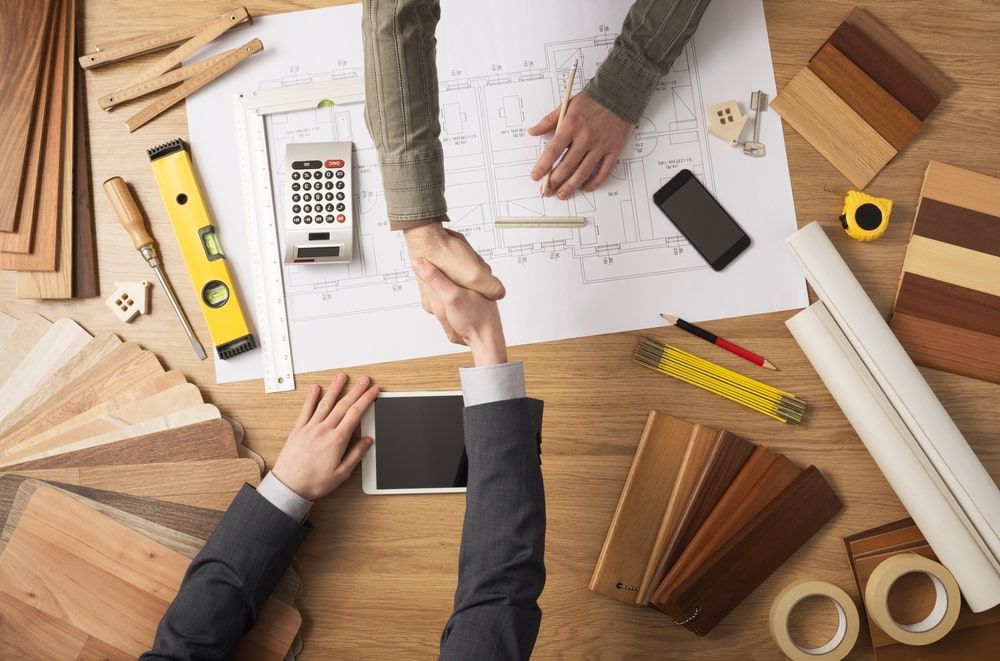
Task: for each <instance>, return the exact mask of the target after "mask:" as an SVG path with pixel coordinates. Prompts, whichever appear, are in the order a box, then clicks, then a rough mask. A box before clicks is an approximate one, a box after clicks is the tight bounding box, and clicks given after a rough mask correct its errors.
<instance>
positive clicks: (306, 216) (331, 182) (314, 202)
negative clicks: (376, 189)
mask: <svg viewBox="0 0 1000 661" xmlns="http://www.w3.org/2000/svg"><path fill="white" fill-rule="evenodd" d="M291 166H292V173H291V182H290V183H289V188H290V190H291V191H293V192H292V194H291V195H290V199H291V202H292V205H291V207H290V208H291V214H289V216H290V218H291V221H292V224H293V225H299V224H302V223H305V224H307V225H310V224H312V223H314V222H315V223H330V224H333V223H343V222H346V220H347V216H346V215H345V214H346V212H347V211H348V209H347V204H346V198H347V196H346V195H345V193H344V189H345V187H346V184H345V182H344V178H345V177H346V176H347V171H346V168H347V167H348V165H347V164H346V163H345V162H344V161H343V160H341V159H326V160H323V161H321V160H308V161H293V162H292V163H291ZM334 190H336V191H337V192H336V193H334V192H333V191H334ZM314 191H315V192H314ZM322 191H326V192H325V193H324V192H322ZM324 201H325V202H326V203H325V204H324Z"/></svg>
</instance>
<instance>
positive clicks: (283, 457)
mask: <svg viewBox="0 0 1000 661" xmlns="http://www.w3.org/2000/svg"><path fill="white" fill-rule="evenodd" d="M346 384H347V376H346V375H344V374H338V375H337V376H336V377H334V379H333V382H332V383H331V384H330V387H329V388H327V391H326V394H325V395H323V397H322V398H320V391H321V388H320V387H319V386H317V385H314V386H313V387H312V388H310V389H309V394H308V395H306V401H305V403H303V404H302V410H301V411H299V418H298V420H296V422H295V427H293V428H292V433H291V434H289V435H288V440H287V441H286V442H285V447H283V448H282V449H281V454H279V455H278V461H276V462H275V464H274V470H272V471H271V472H272V473H274V476H275V477H276V478H278V479H279V480H281V482H282V484H284V485H285V486H286V487H288V488H289V489H291V490H292V491H294V492H295V493H297V494H298V495H300V496H302V497H303V498H305V499H306V500H316V499H317V498H322V497H323V496H325V495H327V494H328V493H330V492H331V491H333V490H334V489H336V488H337V487H339V486H340V485H341V483H342V482H343V481H344V480H346V479H347V478H348V477H350V475H351V473H352V472H353V471H354V468H355V467H356V466H357V465H358V463H359V462H360V461H361V457H363V456H364V454H365V452H367V451H368V448H370V447H371V445H372V439H370V438H368V437H365V438H357V439H353V440H352V439H351V436H352V435H353V434H354V430H355V429H357V427H358V423H359V422H361V416H362V415H364V413H365V411H367V410H368V407H369V406H371V405H372V402H374V401H375V398H376V397H377V396H378V387H377V386H373V385H371V379H369V378H368V377H367V376H362V377H361V378H360V379H358V382H357V383H356V384H354V387H353V388H351V391H350V392H349V393H347V394H346V395H344V396H343V397H340V393H341V391H342V390H343V389H344V386H345V385H346ZM338 400H339V401H338Z"/></svg>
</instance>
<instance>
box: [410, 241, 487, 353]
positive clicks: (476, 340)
mask: <svg viewBox="0 0 1000 661" xmlns="http://www.w3.org/2000/svg"><path fill="white" fill-rule="evenodd" d="M405 236H406V244H407V248H408V249H409V252H410V258H411V260H412V262H413V270H414V271H415V272H416V274H417V279H418V282H419V286H420V303H421V305H422V306H423V308H424V310H426V311H427V312H429V313H431V314H433V315H434V316H435V317H437V320H438V322H440V324H441V328H442V329H443V330H444V332H445V334H446V335H447V336H448V339H449V340H451V341H452V342H454V343H456V344H465V345H467V346H468V347H469V349H471V350H472V355H473V358H474V359H475V363H476V367H482V366H484V365H497V364H500V363H505V362H507V345H506V342H505V340H504V336H503V327H502V326H501V324H500V311H499V309H498V308H497V303H496V302H497V301H498V300H500V299H501V298H503V297H504V295H505V294H506V291H505V289H504V286H503V283H502V282H500V280H499V279H498V278H497V277H496V276H495V275H493V272H492V270H491V269H490V266H489V264H487V263H486V261H485V260H484V259H483V258H482V257H480V256H479V254H478V253H476V251H475V249H474V248H473V247H472V246H471V245H469V242H468V241H467V240H466V238H465V236H463V235H462V234H460V233H459V232H455V231H452V230H448V229H445V228H444V227H443V226H442V225H441V223H430V224H427V225H422V226H420V227H414V228H412V229H408V230H406V232H405Z"/></svg>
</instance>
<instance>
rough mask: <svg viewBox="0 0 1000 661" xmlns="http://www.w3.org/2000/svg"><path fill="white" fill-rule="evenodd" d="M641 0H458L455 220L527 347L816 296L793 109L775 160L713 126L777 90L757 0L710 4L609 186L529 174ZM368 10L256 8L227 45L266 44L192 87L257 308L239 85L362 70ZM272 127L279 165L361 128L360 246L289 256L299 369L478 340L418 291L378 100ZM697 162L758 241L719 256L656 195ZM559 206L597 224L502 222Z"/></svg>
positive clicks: (510, 330) (450, 37) (231, 251)
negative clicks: (388, 207)
mask: <svg viewBox="0 0 1000 661" xmlns="http://www.w3.org/2000/svg"><path fill="white" fill-rule="evenodd" d="M630 4H631V2H630V1H629V0H616V1H608V0H577V1H576V2H573V3H569V2H535V1H532V0H507V1H505V2H489V3H486V2H468V1H462V0H445V1H444V2H442V5H443V7H442V20H441V23H440V25H439V27H438V33H437V38H438V57H437V62H438V73H439V77H440V85H441V96H440V102H441V116H440V120H441V129H442V131H441V139H442V142H443V144H444V152H445V157H446V161H445V169H446V172H447V200H448V206H449V215H450V217H451V219H452V222H451V224H450V227H451V228H453V229H457V230H460V231H462V232H464V233H465V234H466V235H467V236H468V238H469V240H470V241H471V243H472V244H473V245H474V246H475V247H476V248H477V249H478V250H479V252H480V253H481V254H482V255H483V256H484V257H485V258H486V259H487V260H488V261H489V262H490V264H491V265H492V267H493V270H494V272H495V273H496V274H497V275H498V276H499V277H500V278H501V279H502V280H503V281H504V283H505V284H506V286H507V292H508V294H507V298H506V299H505V300H504V301H503V302H502V303H501V312H502V315H503V320H504V329H505V331H506V336H507V340H508V342H509V343H510V344H512V345H513V344H525V343H531V342H542V341H547V340H557V339H563V338H570V337H579V336H584V335H595V334H600V333H611V332H617V331H624V330H632V329H637V328H647V327H650V326H656V325H659V323H660V318H659V314H660V313H661V312H670V313H673V314H679V315H683V316H684V317H685V318H687V319H691V320H695V321H697V320H704V319H715V318H721V317H733V316H741V315H748V314H756V313H763V312H772V311H776V310H785V309H790V308H800V307H804V306H805V305H806V303H807V299H806V292H805V283H804V280H803V278H802V276H801V274H800V272H799V270H798V268H797V267H796V265H795V263H794V261H793V260H792V258H791V256H790V255H789V254H788V251H787V250H785V249H784V239H785V237H786V236H788V235H789V234H790V233H792V232H793V231H795V229H796V223H795V215H794V209H793V205H792V193H791V184H790V181H789V177H788V165H787V161H786V158H785V147H784V141H783V138H782V133H781V124H780V119H779V117H778V116H777V114H775V113H774V112H765V113H764V114H763V115H762V120H761V122H762V126H761V141H762V142H763V143H764V144H765V145H766V146H767V156H766V157H765V158H761V159H753V158H749V157H746V156H744V155H743V154H742V151H741V150H740V149H739V148H732V147H729V146H728V145H727V144H725V143H723V142H722V141H720V140H717V139H715V138H712V137H709V136H708V135H707V133H706V132H705V116H704V108H705V107H706V106H708V105H712V104H714V103H718V102H721V101H725V100H727V99H730V98H736V99H737V100H738V101H739V102H740V104H741V106H742V107H743V108H744V110H745V111H748V108H747V106H748V105H749V98H750V92H751V91H753V90H755V89H762V90H764V91H766V92H767V93H768V95H769V96H770V97H773V96H774V94H775V86H774V75H773V71H772V67H771V56H770V49H769V46H768V40H767V28H766V26H765V23H764V12H763V8H762V6H761V3H760V2H759V1H751V0H715V2H713V3H712V4H711V5H710V6H709V8H708V11H707V12H706V14H705V16H704V18H703V19H702V22H701V25H700V27H699V29H698V32H697V34H696V35H695V37H694V39H693V40H692V42H691V43H689V44H688V46H687V47H686V48H685V50H684V53H683V54H682V55H681V57H680V58H678V60H677V62H676V64H675V65H674V69H673V71H672V72H671V73H670V74H668V75H667V76H665V77H664V78H663V79H662V81H661V82H660V84H659V86H658V88H657V91H656V92H655V93H654V94H653V97H652V99H651V101H650V103H649V106H648V107H647V109H646V111H645V113H644V117H643V119H642V121H641V123H640V125H639V127H638V130H637V131H636V134H635V137H634V140H633V141H631V142H630V144H629V145H628V146H627V147H626V149H625V153H624V154H623V156H622V160H621V162H620V163H619V165H618V166H617V167H616V169H615V171H614V174H613V176H612V178H611V179H610V180H609V181H608V182H607V183H605V184H604V185H603V186H602V187H601V188H600V189H598V190H597V191H596V192H594V193H588V194H582V193H578V194H577V195H576V196H575V197H574V198H572V199H570V200H568V201H566V202H560V201H558V200H551V199H546V200H544V201H543V200H542V199H541V198H540V197H539V195H538V184H537V183H535V182H533V181H531V179H530V178H529V176H528V173H529V171H530V169H531V165H532V164H533V163H534V161H535V159H536V158H537V155H538V153H539V151H540V149H541V147H542V140H540V139H538V138H532V137H530V136H528V135H527V128H528V127H529V126H531V125H532V124H534V123H535V122H536V121H537V120H538V119H539V118H540V117H541V116H542V115H543V114H545V113H546V112H548V111H550V110H551V109H552V108H554V107H556V105H557V104H558V103H559V101H560V99H561V93H562V85H563V81H564V80H565V74H566V71H567V70H568V68H569V67H570V66H571V65H572V62H573V60H574V59H575V58H576V57H580V69H579V70H578V73H577V76H576V83H575V85H574V87H575V89H576V90H577V91H578V90H579V89H580V88H582V86H583V85H584V84H585V83H586V81H587V80H589V79H590V78H591V76H592V75H593V73H594V71H595V70H596V68H597V66H598V65H599V64H600V62H601V61H602V59H603V58H604V57H605V55H606V54H607V52H608V50H609V49H610V47H611V44H612V43H613V42H614V38H615V36H616V34H617V32H618V30H619V29H620V27H621V24H622V21H623V19H624V17H625V14H626V13H627V11H628V8H629V6H630ZM568 8H571V10H570V11H567V9H568ZM360 24H361V8H360V6H358V5H351V6H341V7H330V8H326V9H317V10H311V11H303V12H295V13H288V14H282V15H275V16H266V17H263V18H259V19H256V20H255V22H254V25H253V26H252V27H250V28H248V29H247V30H239V31H236V32H234V33H233V34H231V35H226V36H224V37H223V38H222V39H219V40H218V41H217V42H215V43H214V44H213V45H212V47H211V49H210V51H209V52H211V53H214V52H217V51H220V50H223V49H227V48H233V47H235V46H237V45H239V44H240V43H242V42H244V41H246V40H247V39H249V38H250V36H251V35H252V36H256V37H259V38H260V39H261V41H263V43H264V51H263V52H262V53H261V54H259V55H255V56H254V57H253V58H251V59H250V60H248V61H247V62H245V63H243V64H241V65H240V66H239V67H237V68H236V69H234V70H233V71H231V72H229V73H227V74H226V75H225V76H223V77H222V78H220V79H218V80H216V81H215V82H213V83H212V84H211V85H209V86H207V87H206V88H204V89H203V90H201V91H199V92H198V93H196V94H195V95H193V96H192V97H191V98H190V99H189V100H188V102H187V109H188V124H189V126H190V136H191V144H192V153H193V157H194V161H195V164H196V167H197V169H198V172H199V176H200V178H201V182H202V185H203V186H204V188H205V192H206V194H207V196H208V198H209V200H210V201H211V206H212V208H213V210H214V212H215V216H216V221H217V223H218V225H219V228H220V235H221V239H222V243H223V246H224V247H225V250H226V253H227V255H228V258H229V260H230V266H231V268H232V269H233V270H234V272H235V277H236V280H237V283H238V286H239V287H240V288H241V289H242V290H243V301H245V302H246V304H247V307H248V308H251V307H252V297H251V295H250V294H251V292H250V291H249V288H250V287H251V286H252V284H251V283H252V280H251V269H250V263H249V258H248V255H247V245H246V241H245V238H244V218H243V204H242V201H241V200H242V198H241V195H242V192H241V190H240V178H239V165H238V161H237V158H238V156H237V154H238V150H237V146H236V142H235V134H234V119H233V110H232V98H233V95H234V94H237V93H239V92H242V91H246V90H250V89H259V88H267V87H275V86H279V85H290V84H294V83H297V82H308V81H311V80H325V79H330V78H332V77H338V78H339V77H347V76H363V69H362V67H363V64H364V62H363V52H362V41H361V30H360ZM200 56H202V55H201V54H199V57H200ZM268 128H269V137H270V139H271V141H272V143H271V154H272V163H274V164H277V163H280V162H281V161H282V159H283V157H284V145H285V144H287V143H288V142H290V141H321V140H352V141H353V142H354V144H355V148H356V150H357V151H356V154H355V172H354V186H355V189H354V195H355V208H356V209H357V210H358V213H359V214H360V218H359V222H358V223H357V225H356V227H357V229H356V236H355V249H354V253H355V257H354V261H353V262H352V263H351V264H350V265H311V266H290V267H287V269H286V271H285V289H286V293H287V297H288V313H289V319H290V326H291V337H292V354H293V359H294V363H295V371H296V372H308V371H315V370H323V369H331V368H342V367H349V366H352V365H359V364H367V363H376V362H385V361H391V360H401V359H407V358H417V357H424V356H432V355H438V354H443V353H450V352H454V351H459V350H463V349H462V348H457V347H455V346H453V345H451V344H449V343H448V342H447V340H446V339H445V337H444V335H443V333H442V332H441V330H440V328H439V327H438V324H437V321H436V320H435V319H434V318H433V317H431V316H430V315H427V314H426V313H425V312H424V311H423V310H422V309H421V308H420V305H419V296H418V291H417V283H416V281H415V280H414V276H413V275H412V274H411V272H410V267H409V258H408V256H407V254H406V249H405V243H404V241H403V239H402V237H401V236H400V235H399V234H398V233H392V232H390V231H389V230H388V226H387V222H386V220H385V206H384V200H383V197H382V192H381V181H380V177H379V171H378V164H377V154H376V152H375V149H374V148H373V146H372V142H371V138H370V137H369V135H368V132H367V130H366V128H365V124H364V118H363V108H362V107H361V105H360V104H358V105H356V106H355V107H350V106H338V107H334V108H323V109H318V110H315V111H308V112H300V113H289V114H284V115H277V116H274V117H273V118H270V119H269V120H268ZM749 129H750V127H749V125H748V127H747V129H746V134H745V135H744V138H745V139H746V138H748V137H749ZM683 168H688V169H691V170H693V171H694V172H695V173H696V174H697V175H698V176H699V178H700V179H701V180H702V182H703V183H705V185H706V186H707V187H708V188H709V190H711V191H712V192H713V193H714V194H715V196H716V197H717V198H718V199H719V201H720V202H721V203H722V205H723V206H724V207H725V208H726V209H727V210H728V211H729V212H730V213H731V214H732V215H733V216H734V217H735V218H736V220H737V222H739V223H740V225H741V226H742V227H743V228H744V229H745V230H746V231H747V233H748V234H749V235H750V237H751V238H752V240H753V244H752V245H751V247H750V249H749V250H747V251H746V252H745V253H744V254H743V255H742V256H740V257H739V258H738V259H737V260H736V261H735V262H733V264H731V265H730V266H729V267H728V268H727V269H726V270H725V271H724V272H723V273H716V272H714V271H712V270H711V269H710V268H709V267H708V266H707V265H706V264H705V262H704V261H703V260H702V259H701V257H699V256H698V254H697V253H696V252H695V251H694V249H693V248H691V247H690V246H689V245H688V244H687V242H686V241H685V240H684V238H683V237H682V236H680V234H679V233H678V232H677V230H676V229H675V228H674V226H673V225H671V224H670V222H669V221H668V220H667V219H666V218H665V217H664V216H663V215H662V213H661V212H660V211H659V210H658V209H657V208H656V207H655V206H653V204H652V200H651V198H652V195H653V193H654V192H655V191H656V190H657V189H658V188H659V187H660V186H661V185H662V184H663V183H664V182H666V181H667V180H668V179H670V178H671V177H672V176H673V175H674V174H675V173H676V172H677V171H678V170H680V169H683ZM273 171H274V172H278V168H277V167H274V166H273ZM278 176H280V173H279V175H278ZM276 190H280V187H276ZM276 206H277V208H278V209H281V208H283V206H284V205H282V204H280V203H279V204H277V205H276ZM543 213H544V214H546V215H582V216H586V217H587V218H588V219H590V220H589V222H588V225H587V227H585V228H583V229H552V230H540V229H508V230H497V229H495V228H494V227H493V224H492V219H493V217H494V216H497V215H537V214H543ZM279 224H280V219H279ZM251 312H252V309H251V310H248V314H250V316H251V319H253V316H252V314H251ZM260 360H261V358H260V352H259V351H254V352H250V353H249V354H245V355H243V356H239V357H237V358H234V359H231V360H228V361H219V360H217V361H216V374H217V378H218V381H219V382H228V381H236V380H242V379H251V378H259V377H261V376H262V374H263V369H262V366H261V363H260Z"/></svg>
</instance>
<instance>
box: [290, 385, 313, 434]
mask: <svg viewBox="0 0 1000 661" xmlns="http://www.w3.org/2000/svg"><path fill="white" fill-rule="evenodd" d="M319 393H320V387H319V386H318V385H316V384H315V383H314V384H313V385H312V387H310V388H309V392H307V393H306V400H305V401H304V402H302V408H301V409H299V417H298V418H297V419H296V420H295V426H294V427H292V430H293V431H294V430H296V429H301V428H303V427H305V426H306V423H307V422H309V419H310V418H312V414H313V411H315V410H316V402H317V401H319Z"/></svg>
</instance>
